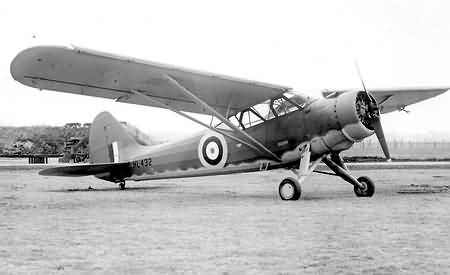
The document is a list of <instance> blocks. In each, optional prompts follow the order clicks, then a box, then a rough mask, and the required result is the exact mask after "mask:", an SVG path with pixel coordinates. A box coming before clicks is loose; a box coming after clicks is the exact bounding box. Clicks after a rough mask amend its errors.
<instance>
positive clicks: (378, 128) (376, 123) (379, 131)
mask: <svg viewBox="0 0 450 275" xmlns="http://www.w3.org/2000/svg"><path fill="white" fill-rule="evenodd" d="M355 67H356V70H357V72H358V76H359V79H360V80H361V84H362V86H363V88H364V92H365V93H366V95H367V97H368V98H369V100H370V105H369V108H371V109H372V110H374V111H376V112H373V113H375V114H376V115H375V116H373V117H372V122H371V126H372V128H373V130H374V131H375V135H376V136H377V139H378V142H379V143H380V145H381V149H382V150H383V153H384V155H385V157H386V160H387V161H391V154H390V153H389V147H388V145H387V142H386V138H385V137H384V131H383V126H382V125H381V119H380V112H379V110H378V104H377V102H376V101H375V98H374V97H373V96H372V95H371V94H370V92H369V91H368V90H367V88H366V85H365V84H364V79H363V77H362V74H361V71H360V70H359V66H358V62H357V61H356V60H355ZM371 113H372V112H371Z"/></svg>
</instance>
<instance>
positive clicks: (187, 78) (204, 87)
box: [10, 46, 290, 115]
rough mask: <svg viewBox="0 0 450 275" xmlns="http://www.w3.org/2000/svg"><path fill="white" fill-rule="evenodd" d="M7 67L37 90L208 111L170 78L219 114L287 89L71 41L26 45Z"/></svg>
mask: <svg viewBox="0 0 450 275" xmlns="http://www.w3.org/2000/svg"><path fill="white" fill-rule="evenodd" d="M10 69H11V74H12V76H13V78H14V79H15V80H17V81H19V82H21V83H22V84H24V85H27V86H31V87H35V88H38V89H41V90H54V91H60V92H66V93H73V94H80V95H88V96H94V97H103V98H109V99H114V100H116V101H119V102H126V103H132V104H139V105H147V106H155V107H161V104H155V103H154V102H152V101H149V100H142V98H141V97H139V96H137V95H136V93H135V92H133V91H138V92H140V93H142V94H144V95H146V96H150V97H151V98H152V99H154V100H157V101H159V102H161V103H163V104H165V105H167V106H170V107H172V108H174V109H176V110H178V111H187V112H193V113H201V114H210V112H209V111H208V110H205V108H204V106H202V105H201V104H198V103H197V102H196V101H195V100H193V99H192V97H189V96H186V94H183V93H182V92H180V90H179V88H178V87H175V86H174V84H173V81H171V80H174V79H176V81H177V82H178V83H179V84H180V85H182V86H183V87H185V88H186V89H188V90H190V91H192V92H193V93H195V96H197V97H198V98H201V100H202V101H204V102H205V103H206V104H208V105H209V106H211V107H212V108H214V109H215V110H216V111H217V112H219V113H220V114H222V115H225V114H227V113H228V114H229V115H232V114H235V113H238V112H239V111H242V110H244V109H246V108H249V107H251V106H254V105H256V104H258V103H261V102H263V101H265V100H267V99H270V98H274V97H279V96H280V95H281V94H283V93H285V92H286V91H288V90H290V88H288V87H283V86H278V85H272V84H267V83H261V82H255V81H249V80H244V79H238V78H233V77H229V76H223V75H217V74H212V73H207V72H200V71H195V70H190V69H184V68H179V67H174V66H171V65H165V64H159V63H154V62H148V61H144V60H139V59H135V58H130V57H124V56H118V55H113V54H108V53H103V52H99V51H93V50H89V49H84V48H77V47H73V48H67V47H55V46H40V47H33V48H29V49H26V50H24V51H22V52H20V53H19V54H18V55H17V56H16V57H15V58H14V60H13V61H12V63H11V68H10ZM227 111H228V112H227Z"/></svg>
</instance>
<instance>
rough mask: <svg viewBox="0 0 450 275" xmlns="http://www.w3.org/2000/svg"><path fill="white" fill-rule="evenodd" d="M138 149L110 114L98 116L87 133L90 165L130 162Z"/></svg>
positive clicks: (136, 144)
mask: <svg viewBox="0 0 450 275" xmlns="http://www.w3.org/2000/svg"><path fill="white" fill-rule="evenodd" d="M140 147H143V146H142V145H139V144H138V143H137V141H136V140H135V139H134V138H133V137H132V136H130V134H128V132H127V131H126V129H125V128H124V126H123V125H122V124H121V123H120V122H119V121H117V120H116V119H115V118H114V117H113V116H112V115H111V114H110V113H108V112H102V113H100V114H98V115H97V116H96V117H95V119H94V122H93V123H92V125H91V129H90V133H89V157H90V160H91V163H119V162H124V161H128V160H130V159H131V158H132V157H133V156H135V155H136V153H138V152H139V149H140Z"/></svg>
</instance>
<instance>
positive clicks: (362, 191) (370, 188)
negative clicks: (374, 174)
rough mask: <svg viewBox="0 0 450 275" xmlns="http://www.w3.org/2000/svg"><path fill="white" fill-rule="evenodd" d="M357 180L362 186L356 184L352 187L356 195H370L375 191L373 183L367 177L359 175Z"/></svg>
mask: <svg viewBox="0 0 450 275" xmlns="http://www.w3.org/2000/svg"><path fill="white" fill-rule="evenodd" d="M358 182H359V183H361V185H362V186H363V188H359V187H358V186H355V187H354V189H353V190H354V191H355V194H356V196H357V197H372V196H373V194H374V193H375V184H374V183H373V181H372V180H371V179H370V178H369V177H359V178H358Z"/></svg>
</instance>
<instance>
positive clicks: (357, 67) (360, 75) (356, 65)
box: [355, 60, 370, 98]
mask: <svg viewBox="0 0 450 275" xmlns="http://www.w3.org/2000/svg"><path fill="white" fill-rule="evenodd" d="M355 67H356V71H357V72H358V76H359V80H360V81H361V84H362V86H363V88H364V92H366V94H367V96H368V97H369V98H370V96H369V91H367V88H366V84H364V79H363V77H362V73H361V70H360V69H359V65H358V61H356V60H355Z"/></svg>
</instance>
